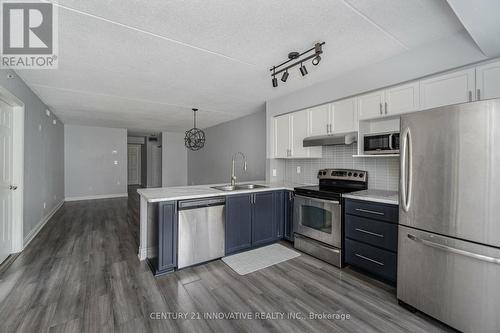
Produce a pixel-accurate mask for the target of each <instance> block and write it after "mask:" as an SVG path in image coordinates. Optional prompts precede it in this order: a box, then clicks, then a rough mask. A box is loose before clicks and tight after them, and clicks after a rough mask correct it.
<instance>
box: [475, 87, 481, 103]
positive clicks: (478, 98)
mask: <svg viewBox="0 0 500 333" xmlns="http://www.w3.org/2000/svg"><path fill="white" fill-rule="evenodd" d="M476 95H477V96H476V98H477V100H478V101H480V100H481V89H478V90H477V92H476Z"/></svg>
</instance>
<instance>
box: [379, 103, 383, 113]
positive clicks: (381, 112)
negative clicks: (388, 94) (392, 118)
mask: <svg viewBox="0 0 500 333" xmlns="http://www.w3.org/2000/svg"><path fill="white" fill-rule="evenodd" d="M380 114H384V113H383V112H382V103H380Z"/></svg>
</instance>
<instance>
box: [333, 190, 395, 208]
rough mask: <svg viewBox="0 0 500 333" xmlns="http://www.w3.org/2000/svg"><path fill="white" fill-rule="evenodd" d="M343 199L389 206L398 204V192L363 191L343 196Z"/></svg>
mask: <svg viewBox="0 0 500 333" xmlns="http://www.w3.org/2000/svg"><path fill="white" fill-rule="evenodd" d="M343 197H344V198H351V199H357V200H366V201H373V202H380V203H386V204H391V205H398V204H399V193H398V191H387V190H375V189H374V190H363V191H357V192H352V193H349V194H344V195H343Z"/></svg>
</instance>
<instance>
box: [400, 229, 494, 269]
mask: <svg viewBox="0 0 500 333" xmlns="http://www.w3.org/2000/svg"><path fill="white" fill-rule="evenodd" d="M408 238H409V239H411V240H412V241H415V242H418V243H422V244H424V245H427V246H430V247H433V248H436V249H440V250H443V251H447V252H451V253H455V254H460V255H462V256H466V257H469V258H474V259H477V260H481V261H486V262H490V263H493V264H498V265H500V259H499V258H494V257H489V256H485V255H482V254H479V253H474V252H469V251H465V250H460V249H457V248H454V247H451V246H448V245H443V244H439V243H434V242H431V241H429V240H426V239H422V238H418V237H417V236H415V235H412V234H408Z"/></svg>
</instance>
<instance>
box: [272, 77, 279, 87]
mask: <svg viewBox="0 0 500 333" xmlns="http://www.w3.org/2000/svg"><path fill="white" fill-rule="evenodd" d="M272 81H273V87H274V88H276V87H277V86H278V79H277V78H276V77H274V76H273V80H272Z"/></svg>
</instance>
